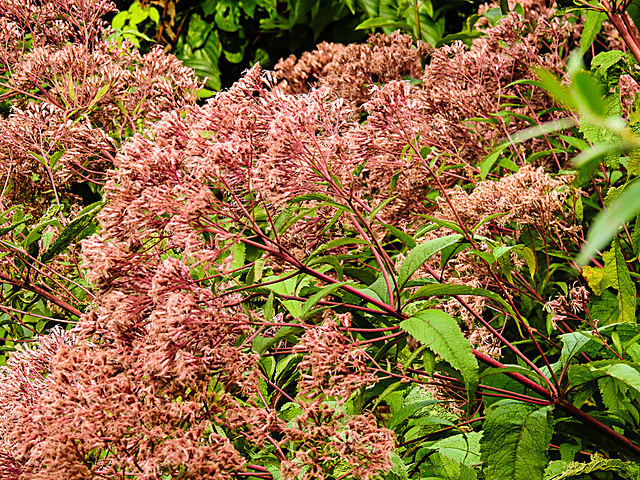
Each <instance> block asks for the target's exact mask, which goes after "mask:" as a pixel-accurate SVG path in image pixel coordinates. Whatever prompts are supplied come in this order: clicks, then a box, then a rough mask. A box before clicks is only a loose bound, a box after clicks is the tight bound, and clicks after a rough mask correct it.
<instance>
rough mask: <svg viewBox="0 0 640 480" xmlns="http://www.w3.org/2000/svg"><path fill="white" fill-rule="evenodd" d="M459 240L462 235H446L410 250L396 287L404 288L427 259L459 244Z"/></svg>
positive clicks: (401, 267)
mask: <svg viewBox="0 0 640 480" xmlns="http://www.w3.org/2000/svg"><path fill="white" fill-rule="evenodd" d="M461 239H462V235H458V234H455V235H447V236H446V237H440V238H434V239H433V240H428V241H426V242H424V243H421V244H420V245H418V246H417V247H415V248H414V249H412V250H411V251H410V252H409V254H408V255H407V258H405V260H404V262H402V265H401V266H400V271H399V272H398V287H399V288H402V287H404V285H405V284H406V283H407V281H408V280H409V279H410V278H411V276H412V275H413V274H414V273H415V272H416V270H418V269H419V268H420V267H421V266H422V265H424V262H426V261H427V260H428V259H429V258H431V257H432V256H434V255H435V254H436V253H438V252H439V251H440V250H442V249H443V248H445V247H448V246H449V245H453V244H454V243H457V242H459V241H460V240H461Z"/></svg>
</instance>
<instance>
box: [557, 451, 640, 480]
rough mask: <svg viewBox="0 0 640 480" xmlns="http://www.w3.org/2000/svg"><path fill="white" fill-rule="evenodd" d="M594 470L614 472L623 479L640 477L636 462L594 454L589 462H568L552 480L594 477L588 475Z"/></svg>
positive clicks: (630, 479)
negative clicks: (561, 471)
mask: <svg viewBox="0 0 640 480" xmlns="http://www.w3.org/2000/svg"><path fill="white" fill-rule="evenodd" d="M595 472H614V473H615V474H616V475H617V476H618V477H619V478H621V479H623V480H638V478H640V466H638V464H637V463H635V462H623V461H622V460H618V459H612V458H602V457H599V456H597V455H594V456H593V457H591V461H590V462H589V463H579V462H571V463H569V465H567V467H566V469H565V471H564V472H563V473H562V474H561V475H560V476H556V477H553V480H569V479H571V480H573V479H578V478H596V477H595V476H591V475H590V474H592V473H595Z"/></svg>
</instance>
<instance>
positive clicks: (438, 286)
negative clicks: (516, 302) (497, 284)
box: [409, 283, 515, 316]
mask: <svg viewBox="0 0 640 480" xmlns="http://www.w3.org/2000/svg"><path fill="white" fill-rule="evenodd" d="M438 295H478V296H480V297H485V298H489V299H491V300H494V301H496V302H498V303H499V304H500V305H502V306H503V307H504V308H505V310H506V311H508V312H509V313H512V314H513V315H514V316H515V313H513V309H512V308H511V305H509V304H508V303H507V302H506V301H505V300H504V299H503V298H502V297H501V296H500V295H498V294H497V293H494V292H492V291H490V290H486V289H484V288H476V287H470V286H469V285H457V284H448V283H433V284H431V285H425V286H424V287H421V288H419V289H418V291H417V292H415V293H414V294H413V295H411V296H410V297H409V301H412V300H415V299H417V298H423V297H435V296H438Z"/></svg>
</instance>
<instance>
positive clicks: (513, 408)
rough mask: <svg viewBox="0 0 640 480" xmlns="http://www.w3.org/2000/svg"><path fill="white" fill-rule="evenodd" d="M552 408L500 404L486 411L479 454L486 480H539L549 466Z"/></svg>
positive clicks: (512, 401)
mask: <svg viewBox="0 0 640 480" xmlns="http://www.w3.org/2000/svg"><path fill="white" fill-rule="evenodd" d="M552 410H553V406H546V407H542V408H540V407H539V406H537V405H531V404H529V403H524V402H519V401H515V400H501V401H499V402H496V403H494V404H493V405H491V406H490V407H489V408H488V409H487V411H486V419H485V421H484V434H483V436H482V439H481V440H480V451H481V453H482V461H483V463H484V470H485V474H486V478H487V479H491V480H542V478H543V477H544V469H545V467H546V466H547V463H549V456H548V449H549V442H551V434H552V433H553V418H552V416H551V412H552Z"/></svg>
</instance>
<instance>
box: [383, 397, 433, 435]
mask: <svg viewBox="0 0 640 480" xmlns="http://www.w3.org/2000/svg"><path fill="white" fill-rule="evenodd" d="M434 403H440V400H422V401H420V402H415V403H412V404H410V405H407V406H405V407H402V408H401V409H400V410H398V411H397V412H395V413H394V414H393V416H392V417H391V418H390V419H389V421H388V422H387V425H386V427H387V428H388V429H390V430H394V429H395V427H397V426H398V425H399V424H400V423H402V422H404V421H405V420H406V419H407V418H409V417H410V416H411V415H413V414H414V413H416V412H417V411H418V410H421V409H422V408H424V407H426V406H428V405H433V404H434Z"/></svg>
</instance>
